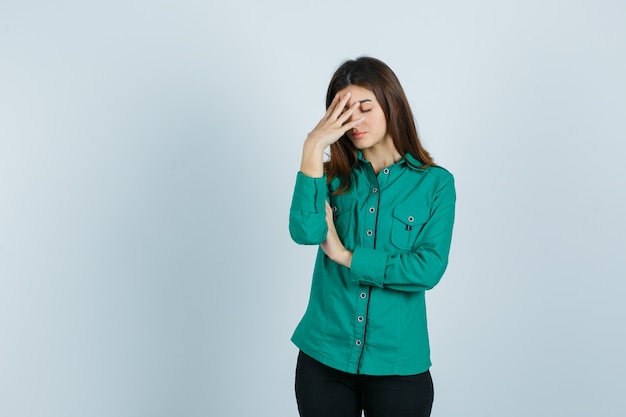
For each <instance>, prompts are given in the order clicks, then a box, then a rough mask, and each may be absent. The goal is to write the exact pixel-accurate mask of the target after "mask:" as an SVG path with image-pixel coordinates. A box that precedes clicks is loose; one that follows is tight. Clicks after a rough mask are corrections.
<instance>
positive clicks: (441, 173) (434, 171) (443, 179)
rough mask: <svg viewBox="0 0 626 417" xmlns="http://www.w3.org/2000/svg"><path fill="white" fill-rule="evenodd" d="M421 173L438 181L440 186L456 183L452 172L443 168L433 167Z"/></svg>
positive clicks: (422, 170) (424, 169)
mask: <svg viewBox="0 0 626 417" xmlns="http://www.w3.org/2000/svg"><path fill="white" fill-rule="evenodd" d="M420 171H421V172H423V173H424V174H426V175H428V176H430V177H432V178H433V179H436V180H437V182H438V183H440V184H445V183H454V175H452V173H451V172H450V171H448V170H447V169H446V168H444V167H442V166H439V165H433V166H429V167H427V168H423V169H420Z"/></svg>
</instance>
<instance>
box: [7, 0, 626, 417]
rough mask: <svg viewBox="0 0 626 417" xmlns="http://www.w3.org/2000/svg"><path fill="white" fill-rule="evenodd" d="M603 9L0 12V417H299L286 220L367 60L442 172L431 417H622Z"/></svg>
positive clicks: (612, 129) (624, 91) (449, 4)
mask: <svg viewBox="0 0 626 417" xmlns="http://www.w3.org/2000/svg"><path fill="white" fill-rule="evenodd" d="M625 23H626V7H625V6H624V3H623V2H620V1H617V0H615V1H597V0H596V1H591V0H588V1H569V2H565V1H556V0H548V1H546V0H542V1H539V0H526V1H507V2H503V1H496V0H483V1H475V2H466V1H460V0H456V1H454V0H450V1H414V2H409V1H394V0H391V1H387V2H380V1H377V2H374V1H367V0H364V1H346V2H334V1H333V2H331V1H318V2H303V3H302V4H300V3H299V2H288V1H278V0H274V1H268V2H254V1H252V0H249V1H239V2H237V1H232V2H217V1H200V0H177V1H147V0H130V1H128V0H124V1H118V0H115V1H108V2H95V1H93V2H85V1H71V0H64V1H55V2H46V1H36V0H35V1H28V0H26V1H7V0H4V1H2V2H0V415H2V416H7V417H8V416H10V417H35V416H46V417H57V416H58V417H61V416H63V417H68V416H77V417H78V416H80V417H84V416H90V417H99V416H102V417H111V416H116V417H127V416H128V417H135V416H139V417H143V416H146V417H159V416H163V417H195V416H234V417H236V416H242V417H243V416H252V415H257V416H276V417H283V416H284V417H287V416H295V415H297V410H296V404H295V400H294V395H293V371H294V365H295V358H296V349H295V347H294V346H293V345H292V344H291V343H290V341H289V338H290V336H291V332H292V331H293V329H294V327H295V325H296V324H297V322H298V320H299V319H300V317H301V315H302V313H303V312H304V308H305V306H306V302H307V297H308V291H309V284H310V276H311V272H312V269H311V268H312V265H313V257H314V254H315V249H316V248H312V247H301V246H297V245H295V244H294V243H293V242H291V240H290V238H289V235H288V231H287V217H288V209H289V203H290V200H291V192H292V189H293V184H294V180H295V174H296V172H297V170H298V166H299V159H300V150H301V143H302V141H303V139H304V137H305V136H306V134H307V132H308V131H309V130H310V129H312V127H313V126H314V125H315V123H316V122H317V121H318V119H319V118H320V117H321V115H322V114H323V111H324V104H323V103H324V93H325V89H326V86H327V83H328V80H329V78H330V76H331V75H332V73H333V71H334V70H335V68H336V67H337V66H338V65H339V64H340V63H341V62H342V61H343V60H345V59H347V58H354V57H357V56H360V55H372V56H375V57H378V58H380V59H382V60H384V61H385V62H387V63H388V64H389V65H390V66H391V67H392V68H393V69H394V70H395V72H396V73H397V75H398V76H399V78H400V80H401V82H402V83H403V85H404V87H405V90H406V92H407V95H408V96H409V98H410V101H411V105H412V107H413V110H414V112H415V115H416V118H417V121H418V124H419V131H420V133H421V135H422V138H423V141H424V143H425V145H426V146H427V148H428V149H429V150H430V152H431V153H432V154H433V156H434V157H435V158H436V161H437V162H438V163H440V164H441V165H443V166H445V167H446V168H448V169H449V170H450V171H452V172H453V173H454V175H455V177H456V184H457V193H458V205H457V223H456V226H455V234H454V241H453V248H452V253H451V261H450V265H449V268H448V272H447V274H446V276H445V277H444V279H443V280H442V282H441V284H440V285H439V286H438V287H437V288H435V289H434V290H433V291H431V292H430V293H429V294H428V305H429V318H430V332H431V339H432V351H433V355H432V360H433V363H434V365H433V368H432V372H433V376H434V380H435V384H436V399H435V406H434V409H433V416H434V417H452V416H466V417H488V416H489V417H504V416H506V417H522V416H523V417H526V416H536V417H541V416H546V417H548V416H550V417H553V416H569V417H583V416H590V415H596V416H605V417H611V416H615V417H617V416H621V415H623V410H624V409H625V408H626V400H625V397H624V395H623V391H624V388H625V386H624V377H623V376H624V374H625V373H626V360H625V359H624V352H626V340H625V338H624V330H623V322H624V318H625V316H626V308H625V307H624V305H623V303H622V302H621V301H622V300H621V299H622V298H623V294H624V291H625V290H626V284H625V282H624V281H625V280H624V279H625V278H626V266H625V263H624V255H623V252H624V249H625V248H626V239H625V237H624V236H625V235H626V222H625V221H624V212H626V202H625V189H626V187H625V185H626V181H625V179H626V169H625V168H624V163H623V158H624V153H625V152H626V146H625V145H624V139H625V135H624V128H623V124H624V115H625V114H626V78H625V77H624V74H626V48H625V45H626V25H625Z"/></svg>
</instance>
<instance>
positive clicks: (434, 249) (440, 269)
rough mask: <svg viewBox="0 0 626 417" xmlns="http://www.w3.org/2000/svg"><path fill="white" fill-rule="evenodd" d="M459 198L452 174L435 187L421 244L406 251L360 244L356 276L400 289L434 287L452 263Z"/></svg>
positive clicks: (354, 263)
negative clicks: (386, 249) (451, 249)
mask: <svg viewBox="0 0 626 417" xmlns="http://www.w3.org/2000/svg"><path fill="white" fill-rule="evenodd" d="M455 202H456V192H455V188H454V180H453V177H452V175H450V174H448V175H446V176H445V177H444V178H442V180H441V181H440V184H439V186H438V188H437V190H436V191H435V194H434V200H433V202H432V206H431V210H430V217H429V219H428V220H427V221H426V223H425V224H424V226H423V227H422V230H421V232H420V233H419V235H418V237H417V242H418V244H417V247H416V248H415V249H413V250H411V251H410V252H406V253H401V252H389V251H385V250H381V249H372V248H365V247H356V248H355V249H354V255H353V258H352V265H351V268H350V270H351V274H352V278H353V279H354V280H356V281H358V282H359V283H360V284H363V285H372V286H375V287H380V288H388V289H393V290H399V291H423V290H427V289H431V288H432V287H434V286H435V285H436V284H437V283H438V282H439V280H440V279H441V277H442V276H443V273H444V271H445V270H446V267H447V264H448V253H449V251H450V242H451V239H452V228H453V223H454V208H455ZM399 226H400V227H402V224H400V225H399Z"/></svg>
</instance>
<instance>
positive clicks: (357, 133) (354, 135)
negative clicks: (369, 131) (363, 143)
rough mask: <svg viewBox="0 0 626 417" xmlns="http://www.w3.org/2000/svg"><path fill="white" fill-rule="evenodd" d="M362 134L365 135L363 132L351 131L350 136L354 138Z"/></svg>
mask: <svg viewBox="0 0 626 417" xmlns="http://www.w3.org/2000/svg"><path fill="white" fill-rule="evenodd" d="M363 136H365V132H352V137H353V138H354V139H361V138H362V137H363Z"/></svg>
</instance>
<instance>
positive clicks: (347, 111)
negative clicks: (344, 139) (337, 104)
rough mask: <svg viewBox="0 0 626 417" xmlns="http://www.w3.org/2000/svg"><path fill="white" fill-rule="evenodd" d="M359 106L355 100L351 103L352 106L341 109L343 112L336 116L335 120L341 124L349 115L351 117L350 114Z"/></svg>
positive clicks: (348, 118)
mask: <svg viewBox="0 0 626 417" xmlns="http://www.w3.org/2000/svg"><path fill="white" fill-rule="evenodd" d="M359 106H360V104H359V102H358V101H357V102H355V103H353V104H352V106H350V107H348V108H346V109H344V110H343V112H342V113H341V115H340V116H339V117H338V118H337V122H338V123H339V124H340V125H341V126H343V125H344V124H345V123H346V122H347V121H348V120H350V117H352V114H353V113H354V111H355V110H356V109H358V108H359Z"/></svg>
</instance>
